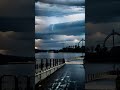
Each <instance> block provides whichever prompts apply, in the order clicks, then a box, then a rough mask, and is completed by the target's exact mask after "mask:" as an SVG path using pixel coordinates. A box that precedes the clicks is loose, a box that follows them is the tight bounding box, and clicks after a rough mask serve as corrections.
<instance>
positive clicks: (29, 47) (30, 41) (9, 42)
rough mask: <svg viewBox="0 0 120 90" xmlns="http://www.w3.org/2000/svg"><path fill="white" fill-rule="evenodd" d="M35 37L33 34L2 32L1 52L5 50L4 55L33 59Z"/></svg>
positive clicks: (0, 34) (0, 37)
mask: <svg viewBox="0 0 120 90" xmlns="http://www.w3.org/2000/svg"><path fill="white" fill-rule="evenodd" d="M31 36H32V38H31ZM33 36H34V34H33V32H14V31H7V32H0V43H1V44H0V50H3V51H4V54H9V55H17V56H29V57H33V56H34V38H33ZM0 53H2V52H0Z"/></svg>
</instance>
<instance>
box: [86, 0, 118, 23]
mask: <svg viewBox="0 0 120 90" xmlns="http://www.w3.org/2000/svg"><path fill="white" fill-rule="evenodd" d="M86 21H87V22H93V23H98V22H118V21H120V0H87V1H86Z"/></svg>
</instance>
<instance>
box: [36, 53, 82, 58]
mask: <svg viewBox="0 0 120 90" xmlns="http://www.w3.org/2000/svg"><path fill="white" fill-rule="evenodd" d="M83 55H84V54H83ZM79 56H82V53H36V54H35V57H36V59H40V58H57V59H61V58H64V59H70V58H74V57H79Z"/></svg>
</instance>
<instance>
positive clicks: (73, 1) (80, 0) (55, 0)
mask: <svg viewBox="0 0 120 90" xmlns="http://www.w3.org/2000/svg"><path fill="white" fill-rule="evenodd" d="M35 1H40V2H44V3H49V4H62V5H73V6H84V5H85V0H69V1H68V0H35Z"/></svg>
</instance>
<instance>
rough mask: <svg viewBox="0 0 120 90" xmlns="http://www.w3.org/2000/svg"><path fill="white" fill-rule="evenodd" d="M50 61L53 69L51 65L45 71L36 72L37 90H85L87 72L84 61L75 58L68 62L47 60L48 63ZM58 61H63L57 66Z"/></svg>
mask: <svg viewBox="0 0 120 90" xmlns="http://www.w3.org/2000/svg"><path fill="white" fill-rule="evenodd" d="M50 60H51V61H53V63H51V64H54V65H51V66H52V67H50V63H49V65H48V66H49V67H48V68H47V67H45V68H44V71H42V70H41V69H40V70H36V71H37V73H36V76H35V77H36V86H35V88H36V90H58V89H62V90H63V89H67V90H83V89H84V84H85V72H84V67H83V65H82V64H83V63H81V62H80V60H82V59H80V58H79V59H78V58H76V59H75V58H74V59H73V60H70V61H68V62H67V61H66V62H65V61H64V60H63V59H58V60H57V59H47V61H50ZM55 60H56V62H55ZM57 61H61V63H59V64H57V63H58V62H57ZM55 63H56V64H55ZM44 66H45V65H44ZM37 67H38V66H37ZM38 72H39V73H38Z"/></svg>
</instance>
